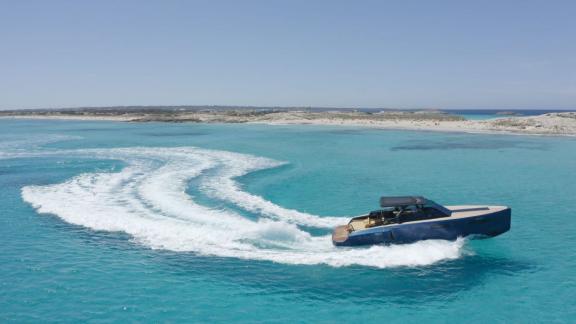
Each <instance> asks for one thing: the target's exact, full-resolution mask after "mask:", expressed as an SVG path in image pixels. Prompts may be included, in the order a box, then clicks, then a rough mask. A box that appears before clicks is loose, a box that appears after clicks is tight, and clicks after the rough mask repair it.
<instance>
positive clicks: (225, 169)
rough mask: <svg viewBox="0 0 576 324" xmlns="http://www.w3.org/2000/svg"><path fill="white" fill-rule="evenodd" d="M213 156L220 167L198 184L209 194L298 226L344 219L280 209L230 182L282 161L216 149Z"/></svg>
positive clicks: (332, 223) (330, 224)
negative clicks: (216, 152)
mask: <svg viewBox="0 0 576 324" xmlns="http://www.w3.org/2000/svg"><path fill="white" fill-rule="evenodd" d="M216 157H217V158H218V159H219V161H220V163H221V164H222V168H220V170H219V172H218V173H217V174H216V176H214V177H210V178H205V179H204V181H203V182H202V184H201V189H202V190H203V191H204V192H205V193H207V194H208V195H209V196H210V197H212V198H214V199H224V200H227V201H229V202H231V203H233V204H235V205H237V206H240V207H242V208H243V209H246V210H248V211H250V212H253V213H258V214H260V215H262V216H265V217H270V218H272V219H277V220H281V221H286V222H288V223H293V224H298V225H305V226H311V227H322V228H332V227H334V226H337V225H341V224H342V223H344V222H346V219H345V218H342V217H318V216H314V215H310V214H306V213H302V212H299V211H297V210H293V209H287V208H283V207H281V206H278V205H276V204H274V203H272V202H271V201H268V200H265V199H264V198H262V197H259V196H256V195H253V194H250V193H249V192H246V191H242V190H241V188H240V185H239V184H238V182H236V181H234V178H237V177H241V176H243V175H246V174H248V173H250V172H254V171H258V170H262V169H268V168H274V167H277V166H280V165H282V164H284V163H281V162H277V161H273V160H268V159H263V158H257V157H252V156H248V155H241V154H236V153H230V152H219V153H218V154H217V155H216Z"/></svg>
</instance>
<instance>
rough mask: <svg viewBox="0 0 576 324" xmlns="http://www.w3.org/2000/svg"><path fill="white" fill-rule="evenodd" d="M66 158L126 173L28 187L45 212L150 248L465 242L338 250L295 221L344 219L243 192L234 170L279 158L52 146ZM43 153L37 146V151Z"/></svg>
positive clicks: (324, 257) (262, 255) (388, 251)
mask: <svg viewBox="0 0 576 324" xmlns="http://www.w3.org/2000/svg"><path fill="white" fill-rule="evenodd" d="M37 154H40V153H37ZM47 154H65V155H66V156H67V157H70V156H77V157H82V158H84V157H89V158H99V159H113V160H120V161H123V162H124V163H125V164H126V167H125V168H123V169H122V170H121V171H120V172H116V173H108V172H96V173H84V174H80V175H78V176H76V177H74V178H72V179H70V180H68V181H66V182H63V183H59V184H53V185H47V186H27V187H24V188H22V198H23V199H24V200H25V201H27V202H28V203H30V204H31V205H32V206H34V207H35V208H36V209H37V211H38V212H39V213H48V214H54V215H57V216H58V217H60V218H61V219H63V220H65V221H66V222H69V223H71V224H76V225H81V226H85V227H87V228H91V229H94V230H103V231H119V232H124V233H128V234H129V235H131V236H132V237H133V238H134V240H135V241H136V242H138V243H139V244H143V245H146V246H148V247H150V248H153V249H166V250H171V251H189V252H194V253H197V254H200V255H207V256H221V257H234V258H242V259H249V260H264V261H272V262H278V263H285V264H308V265H312V264H327V265H331V266H336V267H338V266H349V265H364V266H371V267H380V268H384V267H392V266H420V265H428V264H432V263H435V262H438V261H441V260H447V259H455V258H458V257H460V256H461V254H462V253H463V252H462V251H463V245H464V241H463V240H458V241H455V242H448V241H423V242H417V243H414V244H409V245H398V246H373V247H370V248H335V247H334V246H333V245H332V244H331V240H330V237H329V236H321V237H315V236H312V235H310V233H308V232H306V231H304V230H302V229H300V228H298V227H297V226H296V224H298V225H302V224H303V225H309V226H318V227H329V226H332V225H333V224H339V223H341V222H342V221H341V220H340V219H338V218H327V217H319V216H315V215H310V214H306V213H301V212H298V211H295V210H290V209H285V208H283V207H281V206H278V205H275V204H274V203H272V202H270V201H267V200H265V199H264V198H262V197H259V196H256V195H253V194H251V193H248V192H245V191H243V190H242V188H241V187H240V185H239V184H238V183H237V182H236V181H234V178H235V177H238V176H241V175H244V174H247V173H250V172H253V171H255V170H261V169H265V168H270V167H275V166H277V165H280V164H281V162H278V161H273V160H270V159H265V158H261V157H255V156H251V155H246V154H239V153H231V152H223V151H214V150H206V149H199V148H193V147H185V148H138V147H134V148H119V149H93V150H69V151H59V152H57V153H55V152H47ZM40 155H41V154H40ZM195 178H198V179H199V180H200V181H198V182H194V183H199V188H197V189H198V190H200V192H203V193H206V194H207V195H208V196H210V197H213V198H217V199H224V200H226V201H228V202H231V203H233V204H235V205H236V206H238V207H240V208H243V209H246V210H248V211H251V212H254V213H255V214H256V215H255V216H259V218H258V220H250V219H247V218H245V217H242V216H241V215H239V214H237V213H235V212H233V211H230V210H225V209H214V208H209V207H206V206H203V205H200V204H198V203H196V201H195V200H194V197H192V196H190V195H188V194H186V189H187V186H189V185H190V183H191V182H190V180H191V179H195Z"/></svg>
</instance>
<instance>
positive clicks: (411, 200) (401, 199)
mask: <svg viewBox="0 0 576 324" xmlns="http://www.w3.org/2000/svg"><path fill="white" fill-rule="evenodd" d="M407 206H426V207H431V208H434V209H436V210H438V211H440V212H442V213H443V214H445V215H447V216H450V215H451V214H452V211H451V210H450V209H448V208H446V207H444V206H442V205H439V204H437V203H435V202H433V201H432V200H429V199H426V198H424V197H422V196H397V197H380V207H382V208H387V207H407Z"/></svg>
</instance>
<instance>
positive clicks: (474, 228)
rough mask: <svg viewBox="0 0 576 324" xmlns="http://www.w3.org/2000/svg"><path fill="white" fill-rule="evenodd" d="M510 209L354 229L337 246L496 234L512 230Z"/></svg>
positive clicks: (398, 242)
mask: <svg viewBox="0 0 576 324" xmlns="http://www.w3.org/2000/svg"><path fill="white" fill-rule="evenodd" d="M510 219H511V210H510V208H506V209H504V210H501V211H497V212H493V213H488V214H482V215H479V216H473V217H465V218H453V219H450V218H442V219H438V220H435V221H429V222H418V223H404V224H397V225H388V226H380V227H374V228H369V229H365V230H360V231H357V232H352V233H350V234H349V235H348V237H347V238H346V240H344V241H341V242H338V241H334V245H337V246H357V245H373V244H402V243H412V242H416V241H421V240H434V239H436V240H456V239H457V238H458V237H466V236H481V237H494V236H497V235H500V234H502V233H505V232H507V231H508V230H509V229H510Z"/></svg>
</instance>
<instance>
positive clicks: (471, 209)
mask: <svg viewBox="0 0 576 324" xmlns="http://www.w3.org/2000/svg"><path fill="white" fill-rule="evenodd" d="M445 207H446V208H448V209H450V211H452V215H450V216H448V217H441V218H433V219H424V220H418V221H412V222H406V223H403V224H408V223H410V224H413V223H424V222H438V221H444V220H452V219H457V218H466V217H475V216H480V215H483V214H490V213H494V212H499V211H502V210H504V209H506V208H508V207H506V206H471V205H463V206H445ZM370 222H373V220H370V219H368V218H363V219H356V220H352V221H351V222H350V224H349V226H350V227H352V229H353V230H354V231H358V230H363V229H366V228H370V227H372V226H370V225H371V224H370ZM394 225H398V224H390V225H383V226H394ZM340 227H342V226H339V227H337V229H338V228H340ZM344 230H345V231H346V237H348V227H346V228H345V229H344ZM334 233H336V230H335V231H334ZM334 235H335V234H333V237H334ZM342 235H343V234H342Z"/></svg>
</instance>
